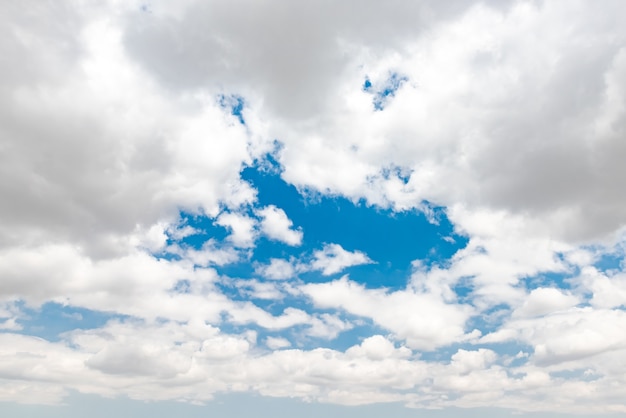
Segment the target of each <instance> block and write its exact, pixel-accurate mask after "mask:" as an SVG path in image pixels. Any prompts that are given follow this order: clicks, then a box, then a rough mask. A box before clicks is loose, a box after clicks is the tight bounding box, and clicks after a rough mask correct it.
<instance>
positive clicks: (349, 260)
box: [309, 244, 373, 276]
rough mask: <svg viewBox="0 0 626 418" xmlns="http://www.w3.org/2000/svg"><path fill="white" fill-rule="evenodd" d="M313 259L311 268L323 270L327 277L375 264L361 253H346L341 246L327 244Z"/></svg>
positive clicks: (315, 253)
mask: <svg viewBox="0 0 626 418" xmlns="http://www.w3.org/2000/svg"><path fill="white" fill-rule="evenodd" d="M313 258H314V259H313V261H312V262H311V264H310V266H309V268H311V269H313V270H321V271H322V274H323V275H325V276H330V275H331V274H335V273H339V272H340V271H342V270H343V269H345V268H347V267H352V266H358V265H360V264H370V263H373V261H372V260H370V259H369V257H367V255H365V254H364V253H362V252H361V251H354V252H350V251H346V250H344V249H343V247H342V246H341V245H339V244H325V245H324V248H322V249H321V250H317V251H315V252H314V253H313Z"/></svg>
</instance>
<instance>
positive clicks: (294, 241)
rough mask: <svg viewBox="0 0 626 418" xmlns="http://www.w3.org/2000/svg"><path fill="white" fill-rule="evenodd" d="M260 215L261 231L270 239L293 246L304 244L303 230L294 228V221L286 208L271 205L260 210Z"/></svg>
mask: <svg viewBox="0 0 626 418" xmlns="http://www.w3.org/2000/svg"><path fill="white" fill-rule="evenodd" d="M258 215H259V216H260V217H261V232H262V233H263V234H264V235H265V236H267V237H268V238H269V239H273V240H276V241H281V242H284V243H285V244H288V245H292V246H297V245H300V244H302V231H301V230H299V229H298V230H294V229H292V227H293V222H292V221H291V220H290V219H289V218H288V217H287V214H286V213H285V211H284V210H282V209H280V208H277V207H276V206H274V205H269V206H266V207H265V208H263V209H261V210H259V211H258Z"/></svg>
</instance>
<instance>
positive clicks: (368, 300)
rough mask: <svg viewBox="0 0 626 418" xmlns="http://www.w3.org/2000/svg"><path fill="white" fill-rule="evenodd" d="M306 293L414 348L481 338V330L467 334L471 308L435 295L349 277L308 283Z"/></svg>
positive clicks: (323, 305)
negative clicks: (387, 288)
mask: <svg viewBox="0 0 626 418" xmlns="http://www.w3.org/2000/svg"><path fill="white" fill-rule="evenodd" d="M302 291H303V292H304V294H305V295H307V296H309V297H310V298H311V299H312V300H313V302H314V303H315V304H316V305H317V306H320V307H322V308H339V309H343V310H345V311H346V312H349V313H351V314H353V315H358V316H362V317H366V318H370V319H371V320H372V321H374V322H375V323H376V324H378V325H379V326H381V327H383V328H385V329H388V330H389V331H391V332H393V333H394V335H395V336H396V337H397V338H400V339H402V340H405V341H406V342H407V344H408V345H409V346H410V347H412V348H416V349H420V350H434V349H436V348H437V347H440V346H442V345H447V344H450V343H452V342H454V341H456V342H458V341H465V340H468V339H471V338H473V337H477V336H478V335H476V332H477V331H474V332H473V333H468V334H466V333H465V324H466V322H467V320H468V319H469V317H470V316H471V314H472V308H471V307H470V306H467V305H460V304H451V303H445V302H444V301H443V300H441V299H439V298H438V297H437V296H436V295H433V294H427V293H418V292H414V291H410V290H403V291H396V292H386V291H385V290H384V289H371V290H370V289H366V288H365V287H363V286H361V285H359V284H357V283H355V282H352V281H350V280H348V279H347V278H346V277H343V278H341V279H339V280H335V281H333V282H329V283H320V284H306V285H304V286H302Z"/></svg>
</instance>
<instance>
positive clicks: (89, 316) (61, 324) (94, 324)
mask: <svg viewBox="0 0 626 418" xmlns="http://www.w3.org/2000/svg"><path fill="white" fill-rule="evenodd" d="M18 307H19V308H20V311H21V312H22V315H21V316H20V318H19V319H18V321H17V322H18V324H19V325H21V326H22V327H23V328H22V330H20V331H17V332H18V333H21V334H25V335H31V336H35V337H40V338H43V339H45V340H48V341H53V342H55V341H59V340H60V339H61V334H63V333H64V332H68V331H73V330H76V329H94V328H99V327H102V326H103V325H104V324H106V322H107V321H109V320H111V319H114V318H124V317H125V316H123V315H118V314H115V315H113V314H110V313H107V312H100V311H93V310H90V309H84V308H79V307H75V306H68V305H62V304H59V303H55V302H48V303H45V304H43V305H42V306H41V307H39V308H38V309H33V308H29V307H27V306H25V305H24V304H22V303H19V304H18Z"/></svg>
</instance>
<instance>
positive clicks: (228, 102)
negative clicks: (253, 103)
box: [218, 94, 246, 125]
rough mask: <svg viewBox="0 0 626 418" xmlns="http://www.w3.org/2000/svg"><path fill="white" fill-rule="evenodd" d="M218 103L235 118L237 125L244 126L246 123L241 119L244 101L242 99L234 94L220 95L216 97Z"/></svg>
mask: <svg viewBox="0 0 626 418" xmlns="http://www.w3.org/2000/svg"><path fill="white" fill-rule="evenodd" d="M218 102H219V104H220V106H222V107H223V108H224V109H227V110H228V111H230V114H231V115H233V116H235V117H237V119H238V120H239V123H241V124H242V125H245V124H246V121H245V120H244V118H243V109H244V106H245V100H244V98H243V97H241V96H238V95H236V94H231V95H224V94H221V95H219V96H218Z"/></svg>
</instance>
